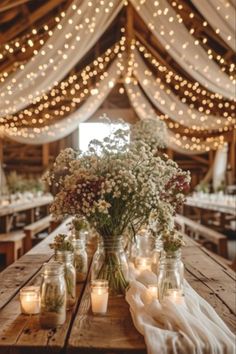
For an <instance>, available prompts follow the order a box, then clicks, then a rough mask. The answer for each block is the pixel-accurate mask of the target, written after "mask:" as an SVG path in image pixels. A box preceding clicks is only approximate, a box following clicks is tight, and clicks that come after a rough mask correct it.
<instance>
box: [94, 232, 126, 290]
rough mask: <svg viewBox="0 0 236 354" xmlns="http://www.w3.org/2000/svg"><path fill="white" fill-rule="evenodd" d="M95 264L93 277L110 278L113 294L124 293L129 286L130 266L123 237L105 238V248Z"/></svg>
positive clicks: (110, 287)
mask: <svg viewBox="0 0 236 354" xmlns="http://www.w3.org/2000/svg"><path fill="white" fill-rule="evenodd" d="M100 251H101V253H100V255H99V257H97V259H96V262H94V265H93V271H92V274H93V279H104V280H108V283H109V289H110V292H111V294H112V295H123V294H124V293H125V289H126V288H127V286H128V279H129V267H128V262H127V258H126V254H125V251H124V247H123V237H122V236H119V237H118V236H116V237H111V238H103V250H100Z"/></svg>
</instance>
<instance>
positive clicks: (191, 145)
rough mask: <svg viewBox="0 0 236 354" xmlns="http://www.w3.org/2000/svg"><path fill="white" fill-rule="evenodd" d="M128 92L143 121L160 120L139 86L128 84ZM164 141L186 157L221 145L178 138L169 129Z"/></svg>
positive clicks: (214, 142) (213, 142)
mask: <svg viewBox="0 0 236 354" xmlns="http://www.w3.org/2000/svg"><path fill="white" fill-rule="evenodd" d="M126 91H127V94H128V96H129V100H130V103H131V105H132V106H133V108H134V110H135V112H136V113H137V115H138V117H139V118H140V119H141V120H143V119H154V120H159V119H160V118H159V117H158V115H157V114H156V112H155V111H154V109H153V108H152V106H151V104H150V103H149V101H148V100H147V98H146V97H145V95H144V94H143V92H142V90H141V89H140V88H139V86H138V85H134V84H133V83H130V84H126ZM163 139H164V141H165V144H166V146H168V147H170V148H171V149H173V150H174V151H177V152H179V153H181V154H185V155H196V154H202V153H204V152H206V151H209V150H210V149H215V148H216V146H217V145H218V143H219V142H217V141H214V140H213V141H207V140H205V141H200V139H196V140H195V141H191V140H190V139H189V138H187V137H181V136H180V135H179V136H178V137H176V136H175V134H174V133H173V132H172V131H171V130H170V129H168V128H167V127H166V133H165V134H164V135H163Z"/></svg>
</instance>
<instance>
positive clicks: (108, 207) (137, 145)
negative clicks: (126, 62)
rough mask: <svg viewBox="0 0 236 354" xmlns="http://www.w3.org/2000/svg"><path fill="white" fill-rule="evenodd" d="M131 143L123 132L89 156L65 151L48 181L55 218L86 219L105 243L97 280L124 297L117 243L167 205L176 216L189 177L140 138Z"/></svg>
mask: <svg viewBox="0 0 236 354" xmlns="http://www.w3.org/2000/svg"><path fill="white" fill-rule="evenodd" d="M135 129H137V128H135ZM131 130H132V128H131ZM131 137H132V139H130V135H129V130H128V129H126V128H124V129H119V130H117V131H115V132H113V133H112V134H111V135H110V136H109V137H106V138H105V139H104V140H103V141H102V142H100V141H97V140H94V141H91V143H90V145H89V149H88V151H87V152H86V153H81V152H75V151H74V150H72V149H66V150H64V151H62V152H61V153H60V155H59V156H58V158H57V159H56V162H55V164H54V167H53V169H52V170H51V171H50V172H49V174H48V176H47V177H46V178H47V181H48V183H49V185H51V186H54V185H55V186H56V188H57V191H58V192H57V193H56V195H55V199H54V202H53V204H52V207H51V211H52V213H53V214H54V215H55V216H57V217H65V216H66V215H78V216H84V217H85V218H86V220H87V221H88V222H89V224H90V225H91V226H92V227H94V228H95V229H96V231H97V232H98V233H99V234H100V235H101V237H102V238H103V243H104V250H105V259H104V264H103V265H102V267H101V269H100V272H99V274H98V277H100V278H103V279H104V278H105V279H108V280H109V286H110V288H111V289H112V290H113V292H115V293H123V292H124V290H125V288H126V287H127V285H128V278H127V276H126V274H125V271H124V269H123V268H122V267H121V259H120V258H119V256H118V253H119V252H116V250H117V248H118V243H119V241H118V240H121V239H122V235H123V234H124V233H125V231H126V230H127V228H128V227H132V229H133V230H134V232H137V230H138V229H139V228H140V227H141V226H142V225H144V224H147V223H148V220H149V216H150V214H151V213H152V212H155V213H156V215H159V213H161V212H162V209H163V207H164V206H165V205H170V204H171V205H172V209H171V210H172V212H173V213H174V212H175V209H176V208H177V207H178V206H179V205H180V204H182V202H183V200H184V191H185V187H186V185H187V184H188V183H189V174H188V173H185V172H183V171H182V170H181V169H180V168H179V167H178V166H177V164H176V163H175V162H174V161H172V160H170V159H168V157H167V156H166V155H164V154H162V153H160V152H158V151H157V149H156V147H155V149H154V148H153V145H152V146H150V145H149V144H148V143H147V142H146V141H143V140H142V139H140V136H138V134H137V133H135V132H134V133H133V134H131Z"/></svg>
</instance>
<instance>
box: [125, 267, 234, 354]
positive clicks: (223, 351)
mask: <svg viewBox="0 0 236 354" xmlns="http://www.w3.org/2000/svg"><path fill="white" fill-rule="evenodd" d="M153 283H156V276H155V275H154V273H152V272H149V271H145V272H143V273H142V274H141V276H139V277H138V278H137V279H136V280H135V279H134V280H133V281H131V282H130V287H129V290H128V291H127V293H126V301H127V302H128V303H129V306H130V312H131V316H132V319H133V323H134V325H135V327H136V329H137V330H138V331H139V332H140V333H141V334H142V335H143V336H144V339H145V343H146V346H147V352H148V354H172V353H174V354H183V353H186V354H196V353H197V354H232V353H234V349H235V340H236V338H235V336H234V334H233V333H232V332H231V331H230V330H229V329H228V327H227V326H226V325H225V323H224V322H223V321H222V319H221V318H220V317H219V316H218V315H217V313H216V312H215V310H214V309H213V307H211V306H210V305H209V304H208V303H207V302H206V301H205V300H204V299H203V298H202V297H201V296H199V295H198V294H197V293H196V292H195V291H194V290H193V289H192V287H191V286H190V285H189V284H188V283H187V282H186V281H185V304H174V303H172V302H171V301H169V300H166V301H165V302H164V303H163V304H160V303H159V301H158V300H157V299H153V300H152V301H151V302H150V301H149V300H148V298H147V295H146V294H147V287H146V285H147V284H153Z"/></svg>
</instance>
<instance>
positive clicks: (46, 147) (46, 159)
mask: <svg viewBox="0 0 236 354" xmlns="http://www.w3.org/2000/svg"><path fill="white" fill-rule="evenodd" d="M42 153H43V156H42V163H43V167H44V168H46V167H48V164H49V144H43V147H42Z"/></svg>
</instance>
